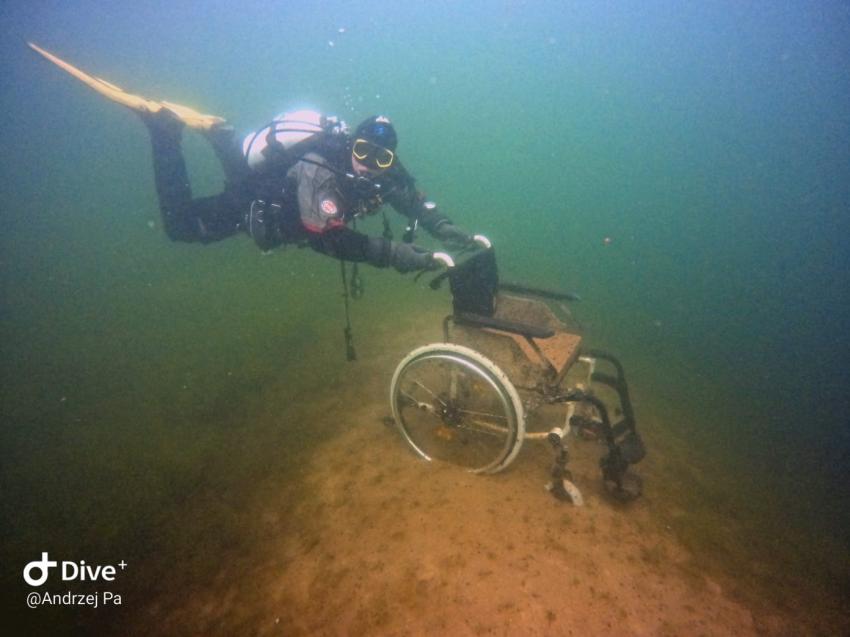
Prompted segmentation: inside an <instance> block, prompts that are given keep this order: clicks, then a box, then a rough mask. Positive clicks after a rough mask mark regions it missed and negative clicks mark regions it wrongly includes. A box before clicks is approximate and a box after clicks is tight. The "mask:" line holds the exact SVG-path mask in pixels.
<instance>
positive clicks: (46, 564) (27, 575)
mask: <svg viewBox="0 0 850 637" xmlns="http://www.w3.org/2000/svg"><path fill="white" fill-rule="evenodd" d="M56 565H57V564H56V562H54V561H53V560H49V559H47V553H42V554H41V559H40V560H33V561H32V562H30V563H29V564H27V565H26V566H25V567H24V581H26V583H27V584H29V585H30V586H41V585H42V584H44V583H45V582H46V581H47V576H48V573H49V571H50V569H51V568H53V567H54V566H56ZM34 570H38V571H39V572H40V575H39V577H32V576H31V573H32V572H33V571H34Z"/></svg>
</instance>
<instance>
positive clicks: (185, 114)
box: [27, 42, 225, 130]
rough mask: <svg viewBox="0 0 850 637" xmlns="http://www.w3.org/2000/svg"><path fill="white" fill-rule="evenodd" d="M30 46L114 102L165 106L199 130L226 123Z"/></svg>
mask: <svg viewBox="0 0 850 637" xmlns="http://www.w3.org/2000/svg"><path fill="white" fill-rule="evenodd" d="M27 44H29V46H30V48H31V49H32V50H34V51H36V52H37V53H39V54H41V55H43V56H44V57H45V58H47V59H48V60H50V61H51V62H53V63H54V64H55V65H56V66H58V67H59V68H61V69H63V70H64V71H67V72H68V73H70V74H71V75H73V76H74V77H75V78H77V79H78V80H80V82H82V83H83V84H85V85H86V86H88V87H89V88H91V89H93V90H95V91H97V92H98V93H100V94H101V95H103V96H104V97H106V98H108V99H110V100H112V101H113V102H117V103H118V104H121V105H123V106H126V107H127V108H131V109H133V110H134V111H137V112H140V113H143V112H148V113H157V112H159V111H160V110H161V109H163V108H167V109H168V110H170V111H172V112H173V113H174V114H175V115H177V117H179V118H180V119H181V120H182V121H183V122H184V123H185V124H186V126H188V127H189V128H196V129H198V130H209V129H211V128H214V127H216V126H221V125H222V124H224V123H225V120H224V118H222V117H217V116H216V115H205V114H204V113H199V112H198V111H196V110H195V109H193V108H189V107H188V106H183V105H182V104H175V103H174V102H166V101H164V100H163V101H161V102H157V101H155V100H149V99H147V98H144V97H141V96H140V95H133V94H132V93H127V92H126V91H124V90H122V89H121V88H120V87H118V86H115V85H114V84H111V83H109V82H107V81H106V80H102V79H100V78H99V77H94V76H92V75H89V74H88V73H84V72H83V71H81V70H80V69H78V68H77V67H75V66H72V65H70V64H68V63H67V62H65V61H64V60H61V59H59V58H58V57H56V56H55V55H53V54H52V53H48V52H47V51H45V50H44V49H42V48H41V47H39V46H37V45H35V44H33V43H32V42H27Z"/></svg>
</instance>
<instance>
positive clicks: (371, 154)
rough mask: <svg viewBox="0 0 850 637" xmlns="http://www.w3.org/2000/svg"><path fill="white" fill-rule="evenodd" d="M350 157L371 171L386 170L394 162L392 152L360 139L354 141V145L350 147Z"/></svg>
mask: <svg viewBox="0 0 850 637" xmlns="http://www.w3.org/2000/svg"><path fill="white" fill-rule="evenodd" d="M351 155H352V156H353V157H354V159H356V160H357V161H359V162H360V163H361V164H363V165H364V166H366V167H367V168H371V169H372V170H386V169H387V168H389V167H390V166H392V165H393V161H395V153H393V151H391V150H389V149H388V148H384V147H383V146H378V145H377V144H375V143H373V142H370V141H369V140H368V139H362V138H358V139H355V140H354V145H353V146H352V147H351Z"/></svg>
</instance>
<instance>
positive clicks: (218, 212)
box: [189, 189, 247, 243]
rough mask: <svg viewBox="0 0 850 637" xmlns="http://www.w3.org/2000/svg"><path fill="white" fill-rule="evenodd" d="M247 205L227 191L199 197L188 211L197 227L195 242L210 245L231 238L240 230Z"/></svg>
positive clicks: (230, 191)
mask: <svg viewBox="0 0 850 637" xmlns="http://www.w3.org/2000/svg"><path fill="white" fill-rule="evenodd" d="M246 207H247V204H245V203H244V202H242V201H241V200H240V199H239V198H238V197H236V196H234V193H233V191H232V190H230V189H228V190H226V191H225V192H223V193H221V194H220V195H214V196H212V197H200V198H198V199H195V200H193V201H192V202H191V204H190V207H189V210H190V214H191V217H192V218H193V219H194V222H195V225H196V227H197V235H196V238H195V239H194V240H195V241H200V242H201V243H212V242H213V241H220V240H222V239H226V238H227V237H231V236H233V235H234V234H236V233H237V232H238V231H239V230H240V226H241V223H242V219H243V217H244V213H243V210H244V209H245V208H246Z"/></svg>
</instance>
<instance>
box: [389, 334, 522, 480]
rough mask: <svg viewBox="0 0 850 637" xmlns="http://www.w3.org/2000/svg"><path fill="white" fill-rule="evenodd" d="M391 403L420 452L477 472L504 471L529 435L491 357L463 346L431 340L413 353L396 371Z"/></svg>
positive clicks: (510, 390) (513, 390) (508, 385)
mask: <svg viewBox="0 0 850 637" xmlns="http://www.w3.org/2000/svg"><path fill="white" fill-rule="evenodd" d="M390 403H391V405H392V410H393V418H394V419H395V422H396V424H397V425H398V427H399V429H400V430H401V433H402V435H403V436H404V438H405V440H407V442H408V443H409V444H410V446H411V447H413V450H414V451H415V452H416V453H417V454H418V455H419V456H421V457H422V458H424V459H426V460H432V459H436V460H442V461H445V462H451V463H453V464H457V465H460V466H462V467H465V468H466V469H468V470H469V471H471V472H473V473H495V472H497V471H500V470H501V469H504V468H505V467H506V466H507V465H509V464H510V463H511V461H513V459H514V458H515V457H516V454H517V453H519V449H520V447H521V446H522V441H523V437H524V436H525V416H524V413H523V408H522V401H521V400H520V397H519V394H518V393H517V391H516V388H515V387H514V386H513V385H512V384H511V382H510V380H508V377H507V376H506V375H505V374H504V372H502V370H500V369H499V368H498V367H497V366H496V365H495V364H494V363H493V362H492V361H490V360H489V359H487V358H485V357H484V356H482V355H481V354H479V353H478V352H476V351H475V350H473V349H469V348H468V347H463V346H461V345H454V344H452V343H433V344H431V345H425V346H424V347H420V348H418V349H415V350H413V351H412V352H410V354H408V355H407V356H406V357H405V358H404V359H403V360H402V361H401V363H399V365H398V367H397V368H396V370H395V374H394V375H393V379H392V383H391V384H390Z"/></svg>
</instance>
